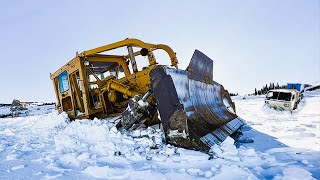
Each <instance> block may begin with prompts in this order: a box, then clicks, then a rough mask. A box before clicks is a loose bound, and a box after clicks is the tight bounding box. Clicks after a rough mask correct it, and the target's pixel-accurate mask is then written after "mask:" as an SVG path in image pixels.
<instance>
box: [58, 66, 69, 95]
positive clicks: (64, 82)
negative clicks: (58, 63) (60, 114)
mask: <svg viewBox="0 0 320 180" xmlns="http://www.w3.org/2000/svg"><path fill="white" fill-rule="evenodd" d="M58 83H59V91H60V93H63V92H65V91H68V90H69V82H68V73H67V71H63V72H62V73H61V74H60V75H59V76H58Z"/></svg>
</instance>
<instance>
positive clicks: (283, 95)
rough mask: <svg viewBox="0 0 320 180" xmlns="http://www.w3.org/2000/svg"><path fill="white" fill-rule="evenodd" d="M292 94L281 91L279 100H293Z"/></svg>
mask: <svg viewBox="0 0 320 180" xmlns="http://www.w3.org/2000/svg"><path fill="white" fill-rule="evenodd" d="M291 96H292V94H291V93H284V92H280V93H279V97H278V100H283V101H290V100H291Z"/></svg>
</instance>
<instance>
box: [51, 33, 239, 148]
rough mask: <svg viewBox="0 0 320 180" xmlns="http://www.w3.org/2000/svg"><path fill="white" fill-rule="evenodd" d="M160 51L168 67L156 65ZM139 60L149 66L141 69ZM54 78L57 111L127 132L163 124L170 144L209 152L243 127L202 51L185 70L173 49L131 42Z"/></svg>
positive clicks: (77, 62) (86, 57) (82, 57)
mask: <svg viewBox="0 0 320 180" xmlns="http://www.w3.org/2000/svg"><path fill="white" fill-rule="evenodd" d="M118 49H122V51H121V52H122V54H115V52H116V53H119V52H120V50H119V51H117V50H118ZM123 50H125V53H124V54H123V52H124V51H123ZM158 50H159V51H160V50H163V51H164V52H166V54H168V56H169V59H170V61H168V64H169V65H160V64H158V63H157V61H156V58H155V55H154V53H155V52H156V51H158ZM137 57H140V58H141V57H144V58H142V60H145V61H148V62H147V63H146V64H147V65H146V66H145V67H139V68H140V69H139V68H138V66H137V62H136V59H137ZM50 78H51V80H52V81H53V85H54V89H55V93H56V98H57V106H56V107H57V109H58V110H59V111H65V112H66V113H67V114H68V115H69V118H70V119H72V120H74V119H84V118H89V119H92V118H94V117H97V118H108V117H117V118H118V119H119V121H118V123H117V124H116V127H117V128H118V129H121V130H127V131H130V130H134V129H136V128H138V127H140V126H142V124H144V125H145V126H151V125H154V124H162V128H163V131H164V134H165V137H166V141H167V143H170V144H173V145H176V146H179V147H184V148H188V149H195V150H200V151H205V152H208V150H209V149H210V147H211V146H212V145H214V144H219V143H221V142H222V141H223V140H224V139H225V138H226V137H227V136H230V135H232V134H234V133H235V132H236V131H237V130H238V129H239V128H240V127H241V126H242V125H243V121H242V120H241V118H239V117H238V116H237V115H236V112H235V105H234V103H233V102H232V100H231V98H230V95H229V93H228V92H227V91H226V90H225V89H224V88H223V86H222V85H220V84H218V83H217V82H215V81H213V61H212V60H211V59H210V58H209V57H207V56H206V55H204V54H203V53H201V52H200V51H198V50H195V52H194V54H193V56H192V58H191V61H190V63H189V66H188V67H187V69H186V70H181V69H178V60H177V57H176V53H175V52H174V51H173V50H172V49H171V48H170V47H169V46H167V45H164V44H151V43H145V42H143V41H141V40H138V39H129V38H127V39H125V40H122V41H119V42H115V43H112V44H108V45H105V46H101V47H97V48H94V49H91V50H87V51H84V52H82V53H77V54H76V57H75V58H73V59H72V60H71V61H70V62H68V63H67V64H66V65H64V66H63V67H61V68H60V69H59V70H57V71H56V72H55V73H53V74H51V75H50Z"/></svg>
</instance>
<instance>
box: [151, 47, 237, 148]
mask: <svg viewBox="0 0 320 180" xmlns="http://www.w3.org/2000/svg"><path fill="white" fill-rule="evenodd" d="M202 58H204V59H202ZM209 60H210V61H211V63H209V64H211V65H212V64H213V63H212V60H211V59H210V58H208V57H207V56H205V55H204V54H202V53H201V52H200V51H196V52H195V53H194V55H193V57H192V60H191V63H190V66H189V68H188V71H184V70H179V69H173V68H169V67H166V66H157V67H156V68H155V69H153V70H152V71H151V73H150V77H151V89H152V90H153V93H154V96H155V99H156V101H157V105H158V111H159V113H160V117H161V121H162V123H163V127H164V130H165V134H166V138H167V141H168V142H169V143H171V144H174V145H177V146H181V147H185V148H189V149H197V150H201V151H208V150H209V149H210V147H211V146H212V145H213V144H219V143H220V142H222V141H223V140H224V139H226V138H227V136H229V135H231V134H233V133H234V132H235V131H236V130H238V129H239V128H240V126H241V125H243V121H242V120H241V118H239V117H238V116H237V115H236V114H235V107H234V103H233V102H232V101H231V98H230V96H229V93H228V92H227V91H226V90H225V89H224V88H223V86H222V85H220V84H219V83H217V82H215V81H213V80H212V76H211V80H212V81H209V82H208V77H206V76H208V75H209V74H210V73H212V68H211V69H210V68H206V67H205V66H204V64H203V63H205V62H208V61H209ZM197 64H198V65H199V64H202V65H203V66H202V67H196V65H197ZM190 68H191V69H192V73H191V72H190V71H189V70H191V69H190Z"/></svg>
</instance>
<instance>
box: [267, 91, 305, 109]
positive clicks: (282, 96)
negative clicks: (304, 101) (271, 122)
mask: <svg viewBox="0 0 320 180" xmlns="http://www.w3.org/2000/svg"><path fill="white" fill-rule="evenodd" d="M299 102H300V93H299V91H297V90H295V89H274V90H270V91H269V92H268V93H267V96H266V99H265V104H266V105H267V106H269V107H272V108H275V109H279V110H286V111H293V110H295V109H296V108H297V106H298V103H299Z"/></svg>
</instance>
